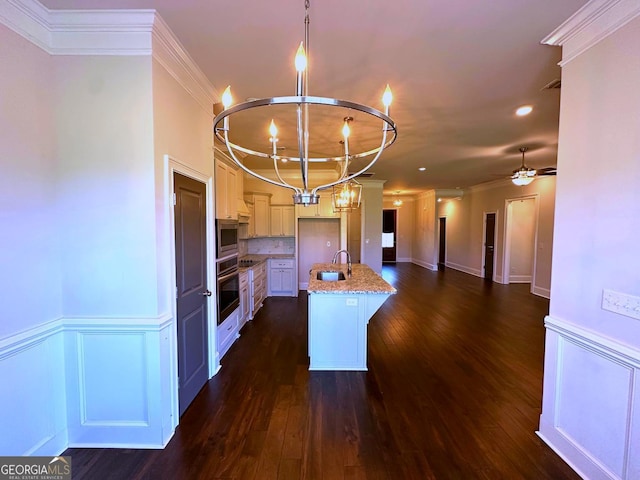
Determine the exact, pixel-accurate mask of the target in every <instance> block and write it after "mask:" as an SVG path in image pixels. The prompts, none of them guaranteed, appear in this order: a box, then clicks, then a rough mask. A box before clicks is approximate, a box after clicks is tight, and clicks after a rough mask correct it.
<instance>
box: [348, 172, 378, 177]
mask: <svg viewBox="0 0 640 480" xmlns="http://www.w3.org/2000/svg"><path fill="white" fill-rule="evenodd" d="M354 173H355V172H349V173H347V175H353V174H354ZM374 175H375V173H371V172H364V173H361V174H360V175H358V177H357V178H371V177H373V176H374Z"/></svg>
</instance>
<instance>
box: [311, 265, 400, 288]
mask: <svg viewBox="0 0 640 480" xmlns="http://www.w3.org/2000/svg"><path fill="white" fill-rule="evenodd" d="M319 270H329V271H342V272H343V273H344V275H345V277H347V278H346V280H340V281H337V282H327V281H323V280H318V279H317V278H316V274H317V272H318V271H319ZM351 270H352V274H351V277H348V276H347V265H346V264H345V263H339V264H335V263H314V264H313V266H312V267H311V274H310V277H309V286H308V287H307V292H308V293H338V294H340V293H344V294H354V293H364V294H376V293H384V294H392V295H393V294H395V293H396V292H397V290H396V289H395V288H394V287H392V286H391V285H390V284H389V283H387V282H386V280H384V279H383V278H382V277H381V276H380V275H378V274H377V273H376V272H374V271H373V270H372V269H371V267H369V266H368V265H365V264H363V263H354V264H353V265H352V268H351Z"/></svg>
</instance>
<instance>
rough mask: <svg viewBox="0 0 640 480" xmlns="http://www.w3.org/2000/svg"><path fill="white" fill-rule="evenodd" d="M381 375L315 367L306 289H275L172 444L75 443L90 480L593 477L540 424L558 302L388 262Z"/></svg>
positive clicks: (379, 335) (378, 337)
mask: <svg viewBox="0 0 640 480" xmlns="http://www.w3.org/2000/svg"><path fill="white" fill-rule="evenodd" d="M383 276H384V277H385V279H387V281H389V282H390V283H392V284H393V285H394V286H396V288H397V289H398V294H397V295H395V296H392V297H391V298H390V299H389V300H388V301H387V302H386V303H385V304H384V305H383V306H382V308H381V309H380V310H379V311H378V313H376V315H375V316H374V317H373V318H372V320H371V322H370V324H369V349H368V353H369V359H368V364H369V371H368V372H309V371H308V358H307V323H306V318H307V315H306V307H307V297H306V294H305V292H301V295H300V297H298V298H297V299H295V298H269V299H267V301H266V303H265V306H264V308H263V309H262V310H261V311H260V312H259V313H258V315H257V316H256V318H255V319H254V320H253V321H252V322H250V323H248V324H247V325H246V326H245V327H244V329H243V330H242V336H241V338H240V339H239V340H238V341H237V342H236V343H235V344H234V345H233V347H232V348H231V349H230V350H229V352H228V353H227V355H226V356H225V357H224V358H223V360H222V370H221V371H220V372H219V373H218V375H216V376H215V377H214V378H213V379H212V380H210V381H209V382H208V384H207V385H206V386H205V387H204V389H203V390H202V391H201V392H200V394H199V395H198V396H197V397H196V399H195V401H194V403H193V404H192V405H191V406H190V407H189V409H188V410H187V411H186V413H185V414H184V416H183V417H182V418H181V421H180V425H179V427H178V429H177V431H176V433H175V435H174V437H173V439H172V440H171V442H170V443H169V445H168V446H167V447H166V448H165V449H164V450H113V449H69V450H67V451H66V452H65V453H64V454H65V455H71V456H72V462H73V463H72V465H73V473H74V478H75V479H91V480H95V479H237V480H268V479H274V480H275V479H279V480H289V479H295V480H299V479H325V480H359V479H381V480H382V479H389V480H391V479H393V480H398V479H416V480H417V479H420V480H425V479H438V480H440V479H446V480H456V479H461V480H462V479H464V480H467V479H491V480H496V479H531V480H534V479H535V480H541V479H549V480H564V479H578V478H579V477H578V475H576V474H575V473H574V472H573V471H572V470H571V469H570V468H569V467H568V466H567V465H566V464H565V463H564V462H563V461H562V460H561V459H560V458H559V457H558V456H557V455H556V454H555V453H554V452H553V451H552V450H551V449H550V448H548V447H547V446H546V445H545V444H544V443H543V442H542V441H541V440H540V439H539V438H538V437H537V436H536V434H535V430H536V428H537V424H538V417H539V415H540V405H541V396H542V363H543V348H544V328H543V318H544V315H545V314H546V313H547V312H548V301H547V300H545V299H543V298H539V297H536V296H534V295H531V294H530V293H529V292H528V290H529V285H509V286H505V285H499V284H492V283H491V282H486V281H485V280H482V279H479V278H476V277H473V276H470V275H467V274H464V273H461V272H457V271H454V270H449V269H447V270H445V271H444V272H431V271H428V270H425V269H423V268H421V267H418V266H415V265H411V264H397V266H396V265H385V266H384V267H383Z"/></svg>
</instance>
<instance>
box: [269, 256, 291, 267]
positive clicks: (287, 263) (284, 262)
mask: <svg viewBox="0 0 640 480" xmlns="http://www.w3.org/2000/svg"><path fill="white" fill-rule="evenodd" d="M270 267H271V268H293V258H284V259H279V258H272V259H271V264H270Z"/></svg>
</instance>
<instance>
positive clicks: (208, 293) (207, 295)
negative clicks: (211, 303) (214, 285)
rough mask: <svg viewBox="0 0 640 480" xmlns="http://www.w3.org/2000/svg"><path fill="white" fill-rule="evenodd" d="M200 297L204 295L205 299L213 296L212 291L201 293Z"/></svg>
mask: <svg viewBox="0 0 640 480" xmlns="http://www.w3.org/2000/svg"><path fill="white" fill-rule="evenodd" d="M200 295H204V296H205V297H210V296H211V290H205V291H204V292H200Z"/></svg>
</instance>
